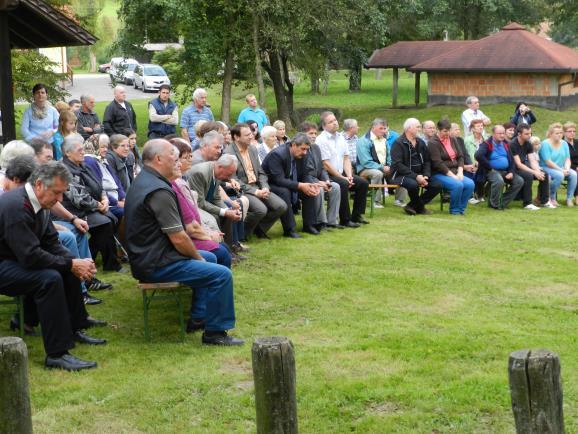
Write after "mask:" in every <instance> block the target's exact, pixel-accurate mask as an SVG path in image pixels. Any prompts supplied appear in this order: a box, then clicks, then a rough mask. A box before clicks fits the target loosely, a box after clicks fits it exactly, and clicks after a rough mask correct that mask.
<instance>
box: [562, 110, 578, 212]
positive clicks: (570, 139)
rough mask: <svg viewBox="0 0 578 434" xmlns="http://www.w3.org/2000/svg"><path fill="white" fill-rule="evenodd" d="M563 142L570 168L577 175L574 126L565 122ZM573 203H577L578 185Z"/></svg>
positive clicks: (577, 147)
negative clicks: (568, 153)
mask: <svg viewBox="0 0 578 434" xmlns="http://www.w3.org/2000/svg"><path fill="white" fill-rule="evenodd" d="M564 140H565V141H566V143H568V150H569V151H570V168H571V169H572V170H573V171H575V172H576V173H577V174H578V143H577V141H576V124H575V123H574V122H566V123H565V124H564ZM574 201H575V202H576V203H578V185H576V190H575V191H574Z"/></svg>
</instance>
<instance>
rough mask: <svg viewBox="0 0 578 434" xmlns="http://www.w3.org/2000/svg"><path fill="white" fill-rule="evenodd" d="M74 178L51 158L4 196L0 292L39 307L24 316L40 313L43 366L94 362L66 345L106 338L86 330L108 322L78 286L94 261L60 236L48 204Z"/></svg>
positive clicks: (57, 198)
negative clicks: (93, 311) (91, 309)
mask: <svg viewBox="0 0 578 434" xmlns="http://www.w3.org/2000/svg"><path fill="white" fill-rule="evenodd" d="M70 181H71V175H70V172H69V171H68V170H67V169H66V167H65V166H64V165H63V164H62V163H60V162H56V161H51V162H48V163H46V164H44V165H41V166H39V167H38V168H36V169H35V170H34V172H33V173H32V175H30V178H29V179H28V183H26V185H25V186H24V187H19V188H16V189H14V190H11V191H9V192H7V193H5V194H3V195H2V197H0V294H3V295H8V296H12V297H15V296H19V295H27V296H30V297H32V298H33V300H34V304H33V305H32V306H34V305H35V307H36V309H35V311H32V310H31V311H27V312H25V315H24V316H25V318H29V317H31V316H34V317H35V316H36V314H37V315H38V319H39V320H40V324H41V326H42V338H43V340H44V349H45V351H46V355H47V356H46V361H45V366H46V367H47V368H61V369H66V370H69V371H78V370H81V369H89V368H94V367H96V363H95V362H89V361H84V360H80V359H78V358H76V357H74V356H73V355H72V354H70V353H69V352H68V350H70V349H71V348H73V347H74V342H75V341H76V342H81V343H85V344H91V345H99V344H104V343H106V341H105V340H104V339H96V338H92V337H90V336H87V335H86V334H85V333H84V332H83V331H82V330H83V329H85V328H89V327H94V326H100V325H105V324H106V323H105V322H103V321H98V320H95V319H93V318H90V317H89V316H88V313H87V312H86V309H85V307H84V303H83V299H82V293H81V290H80V279H82V280H90V279H91V278H92V277H93V276H94V274H95V272H96V267H95V265H94V262H93V261H92V259H75V258H74V257H73V256H72V254H71V253H70V252H69V251H68V250H67V249H66V248H64V247H63V246H62V245H61V244H60V242H59V241H58V234H57V232H56V229H55V228H54V225H53V224H52V222H51V220H50V208H52V207H53V206H54V205H55V204H56V202H58V201H62V196H63V194H64V192H65V191H66V190H67V188H68V184H69V182H70ZM75 218H76V217H75ZM73 220H74V219H73ZM25 306H26V307H30V305H26V304H25ZM22 320H23V318H20V321H22Z"/></svg>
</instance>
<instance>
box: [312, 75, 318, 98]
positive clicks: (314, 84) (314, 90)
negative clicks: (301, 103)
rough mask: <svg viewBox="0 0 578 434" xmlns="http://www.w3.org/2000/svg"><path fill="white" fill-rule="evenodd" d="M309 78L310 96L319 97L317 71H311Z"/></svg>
mask: <svg viewBox="0 0 578 434" xmlns="http://www.w3.org/2000/svg"><path fill="white" fill-rule="evenodd" d="M310 76H311V95H319V74H318V72H317V71H312V72H311V73H310Z"/></svg>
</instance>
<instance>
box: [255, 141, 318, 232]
mask: <svg viewBox="0 0 578 434" xmlns="http://www.w3.org/2000/svg"><path fill="white" fill-rule="evenodd" d="M308 152H309V138H308V137H307V135H306V134H303V133H297V135H296V136H295V137H294V138H293V140H291V142H289V143H286V144H284V145H281V146H278V147H276V148H274V149H273V150H272V151H271V152H269V153H268V154H267V156H266V157H265V159H264V160H263V163H262V164H261V167H262V168H263V171H264V172H265V173H266V174H267V177H268V178H269V186H270V187H271V191H272V192H273V193H275V194H276V195H277V196H279V197H280V198H281V199H283V200H284V201H285V203H286V204H287V211H286V212H285V214H283V215H282V216H281V224H282V225H283V234H284V235H285V236H286V237H289V238H301V236H300V235H299V234H297V233H296V232H295V215H294V212H295V209H296V208H297V205H298V202H299V198H301V202H302V204H303V231H304V232H307V233H310V234H312V235H319V231H318V230H317V229H316V228H315V227H314V225H315V197H316V196H318V195H319V185H318V184H317V182H316V180H315V178H313V177H312V176H311V175H309V171H308V167H307V153H308Z"/></svg>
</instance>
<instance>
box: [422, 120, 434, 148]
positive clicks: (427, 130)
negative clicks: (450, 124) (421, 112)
mask: <svg viewBox="0 0 578 434" xmlns="http://www.w3.org/2000/svg"><path fill="white" fill-rule="evenodd" d="M436 133H437V128H436V124H435V122H434V121H431V120H427V121H424V123H423V125H422V134H423V137H422V138H423V141H424V142H425V144H426V145H427V144H428V142H429V141H430V140H431V139H433V138H434V137H435V135H436Z"/></svg>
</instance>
